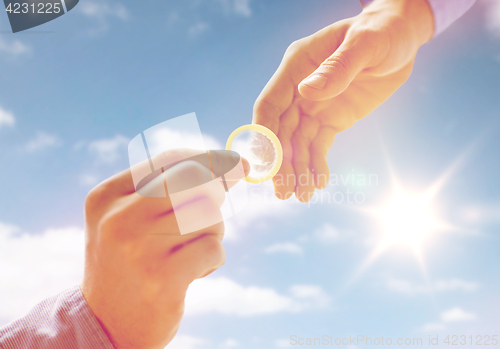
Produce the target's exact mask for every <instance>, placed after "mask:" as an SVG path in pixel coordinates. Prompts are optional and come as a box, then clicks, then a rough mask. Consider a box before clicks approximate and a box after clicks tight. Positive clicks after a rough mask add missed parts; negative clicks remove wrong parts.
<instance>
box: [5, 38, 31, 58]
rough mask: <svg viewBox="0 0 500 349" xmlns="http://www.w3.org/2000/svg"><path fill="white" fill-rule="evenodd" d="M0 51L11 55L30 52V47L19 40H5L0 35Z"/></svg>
mask: <svg viewBox="0 0 500 349" xmlns="http://www.w3.org/2000/svg"><path fill="white" fill-rule="evenodd" d="M0 52H4V53H6V54H9V55H11V56H20V55H23V54H27V53H30V52H31V48H30V47H29V46H27V45H26V44H23V43H22V42H21V41H19V40H11V41H7V40H5V39H4V38H2V37H0Z"/></svg>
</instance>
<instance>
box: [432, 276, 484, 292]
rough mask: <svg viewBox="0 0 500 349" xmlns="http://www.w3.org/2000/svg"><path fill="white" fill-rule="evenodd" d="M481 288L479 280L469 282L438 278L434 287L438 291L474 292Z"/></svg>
mask: <svg viewBox="0 0 500 349" xmlns="http://www.w3.org/2000/svg"><path fill="white" fill-rule="evenodd" d="M478 288H479V284H478V283H477V282H469V281H465V280H460V279H449V280H438V281H436V282H435V283H434V289H435V290H436V291H438V292H447V291H464V292H474V291H475V290H477V289H478Z"/></svg>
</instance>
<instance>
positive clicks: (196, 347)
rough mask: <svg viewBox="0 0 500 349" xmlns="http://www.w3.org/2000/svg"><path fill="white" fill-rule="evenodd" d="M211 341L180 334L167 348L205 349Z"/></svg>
mask: <svg viewBox="0 0 500 349" xmlns="http://www.w3.org/2000/svg"><path fill="white" fill-rule="evenodd" d="M209 344H210V341H208V340H206V339H203V338H196V337H192V336H188V335H184V334H178V335H176V336H175V337H174V339H173V340H172V341H171V342H170V344H169V345H168V346H167V348H168V349H205V348H207V346H208V345H209Z"/></svg>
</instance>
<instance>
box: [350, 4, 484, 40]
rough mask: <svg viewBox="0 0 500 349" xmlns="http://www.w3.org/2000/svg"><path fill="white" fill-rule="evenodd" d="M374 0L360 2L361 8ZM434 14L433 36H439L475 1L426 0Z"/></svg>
mask: <svg viewBox="0 0 500 349" xmlns="http://www.w3.org/2000/svg"><path fill="white" fill-rule="evenodd" d="M372 1H376V0H360V2H361V5H363V7H365V6H368V4H370V3H371V2H372ZM427 1H428V2H429V5H430V6H431V8H432V12H433V13H434V27H435V30H434V36H436V35H439V34H440V33H441V32H443V31H444V30H445V29H446V28H448V27H449V26H450V25H451V24H452V23H453V22H455V21H456V20H457V19H459V18H460V17H462V15H463V14H464V13H465V12H467V11H468V10H469V9H470V8H471V7H472V5H474V2H475V1H476V0H427Z"/></svg>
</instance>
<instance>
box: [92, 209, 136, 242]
mask: <svg viewBox="0 0 500 349" xmlns="http://www.w3.org/2000/svg"><path fill="white" fill-rule="evenodd" d="M126 218H127V214H126V213H125V212H123V211H120V210H111V211H108V212H107V213H106V214H105V215H104V216H102V217H101V218H100V219H99V222H98V224H97V228H98V231H99V234H100V236H101V237H105V238H108V239H109V238H111V239H112V240H123V239H124V238H125V232H127V231H128V230H127V229H125V226H124V225H127V219H126Z"/></svg>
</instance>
